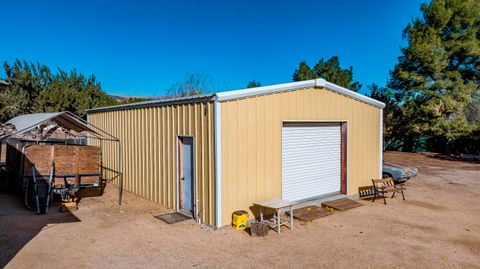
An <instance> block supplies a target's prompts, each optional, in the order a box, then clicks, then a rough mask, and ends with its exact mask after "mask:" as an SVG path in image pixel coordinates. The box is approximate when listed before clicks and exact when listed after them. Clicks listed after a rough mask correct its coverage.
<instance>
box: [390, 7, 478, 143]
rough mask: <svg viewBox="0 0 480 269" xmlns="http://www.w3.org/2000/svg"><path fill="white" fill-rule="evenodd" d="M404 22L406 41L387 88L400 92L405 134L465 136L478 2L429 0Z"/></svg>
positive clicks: (474, 76) (472, 125) (469, 127)
mask: <svg viewBox="0 0 480 269" xmlns="http://www.w3.org/2000/svg"><path fill="white" fill-rule="evenodd" d="M421 11H422V17H421V18H416V19H414V20H413V21H412V22H411V23H409V24H408V25H407V27H406V28H405V30H404V32H403V37H404V39H406V41H407V42H408V45H407V46H406V47H404V48H402V56H401V57H399V62H398V64H397V65H396V66H395V68H394V69H393V70H392V71H391V79H390V81H389V87H391V88H393V89H394V90H396V91H398V92H399V93H401V95H402V100H401V103H402V110H403V116H404V117H405V122H406V124H407V126H405V127H406V128H405V130H406V132H407V133H405V135H407V136H418V135H427V136H440V137H444V138H446V139H455V138H459V137H463V136H468V135H469V134H471V133H472V132H473V131H474V130H475V129H476V128H478V122H477V123H476V122H472V121H471V120H469V118H468V117H467V113H466V112H467V110H468V108H469V107H471V104H473V103H475V102H477V101H476V100H478V98H479V94H480V88H479V83H480V1H478V0H433V1H432V2H431V3H430V4H428V5H427V4H423V5H422V6H421Z"/></svg>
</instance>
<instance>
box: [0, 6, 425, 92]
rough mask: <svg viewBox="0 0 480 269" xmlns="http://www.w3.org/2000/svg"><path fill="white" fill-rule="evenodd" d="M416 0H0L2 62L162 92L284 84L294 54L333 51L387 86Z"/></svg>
mask: <svg viewBox="0 0 480 269" xmlns="http://www.w3.org/2000/svg"><path fill="white" fill-rule="evenodd" d="M422 2H425V1H417V0H405V1H393V0H392V1H390V0H387V1H385V0H376V1H367V0H366V1H344V0H337V1H326V0H325V1H281V0H277V1H53V0H52V1H1V0H0V6H1V7H2V8H1V10H2V12H1V20H2V28H1V35H0V60H1V61H2V62H3V61H5V60H6V61H9V62H12V61H13V60H15V58H19V59H25V60H28V61H39V62H41V63H44V64H46V65H48V66H50V67H53V68H55V67H59V68H62V69H64V70H69V69H72V68H76V69H77V71H79V72H81V73H84V74H92V73H93V74H95V75H96V76H97V79H98V80H99V81H100V82H101V83H102V87H103V89H104V90H106V91H107V92H108V93H116V94H124V95H162V94H165V91H166V90H167V89H168V88H169V87H170V85H172V84H173V83H176V82H178V81H180V80H181V79H182V78H183V77H184V76H185V74H186V73H189V72H199V73H205V74H208V75H209V76H211V77H212V79H213V81H214V82H215V85H216V89H215V90H217V91H219V90H234V89H239V88H244V87H245V86H246V84H247V83H248V81H249V80H251V79H256V80H257V81H260V82H261V83H262V84H263V85H269V84H276V83H283V82H289V81H291V79H292V73H293V71H294V70H295V68H296V67H297V66H298V63H299V62H300V61H303V60H305V61H307V62H308V63H309V64H310V65H311V66H313V65H314V64H315V63H316V62H317V61H318V59H320V58H322V57H324V58H329V57H331V56H333V55H338V56H339V57H340V62H341V64H342V66H344V67H347V66H350V65H351V66H353V69H354V78H355V79H356V80H358V81H360V82H361V83H362V84H364V85H368V84H371V83H373V82H375V83H377V84H380V85H383V84H385V82H386V80H387V78H388V72H389V70H390V69H392V68H393V66H394V65H395V63H396V61H397V57H398V56H399V55H400V46H402V45H403V44H404V42H403V41H402V38H401V36H402V30H403V28H404V27H405V26H406V24H407V23H408V22H410V21H411V19H412V18H414V17H417V16H419V15H420V11H419V9H420V4H421V3H422ZM0 77H4V73H3V70H2V72H1V73H0ZM364 88H365V87H364Z"/></svg>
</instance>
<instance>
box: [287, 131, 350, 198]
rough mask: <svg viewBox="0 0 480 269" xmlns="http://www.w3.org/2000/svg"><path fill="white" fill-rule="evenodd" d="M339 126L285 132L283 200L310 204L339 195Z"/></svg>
mask: <svg viewBox="0 0 480 269" xmlns="http://www.w3.org/2000/svg"><path fill="white" fill-rule="evenodd" d="M340 183H341V130H340V125H334V126H332V125H320V124H319V125H303V124H290V125H284V126H283V128H282V199H285V200H291V201H301V200H308V199H312V198H316V197H322V196H327V195H329V194H335V193H339V192H340Z"/></svg>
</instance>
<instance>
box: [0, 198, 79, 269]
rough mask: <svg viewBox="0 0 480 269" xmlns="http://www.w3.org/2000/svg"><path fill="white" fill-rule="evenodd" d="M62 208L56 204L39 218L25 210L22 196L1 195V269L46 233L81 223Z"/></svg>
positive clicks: (31, 211)
mask: <svg viewBox="0 0 480 269" xmlns="http://www.w3.org/2000/svg"><path fill="white" fill-rule="evenodd" d="M59 208H60V202H59V201H56V200H54V201H53V203H52V205H51V206H50V207H49V212H48V214H44V215H37V214H35V212H34V211H33V210H28V209H27V208H26V207H25V204H24V201H23V199H21V198H20V197H19V196H17V195H14V194H11V193H7V194H6V193H0V268H3V267H5V266H6V265H7V264H8V263H9V262H10V261H11V260H12V259H13V258H14V257H15V255H16V254H17V253H18V252H19V251H20V250H21V249H22V248H23V247H24V246H25V245H26V244H27V243H28V242H30V240H32V239H33V238H34V237H35V236H36V235H37V234H38V233H40V232H41V231H42V230H46V229H49V228H50V227H52V226H54V225H56V224H60V223H71V222H79V221H80V219H78V218H77V217H76V216H75V215H73V214H72V213H70V212H68V211H67V212H63V213H61V212H60V211H59ZM54 241H55V240H54V239H53V238H52V242H54ZM46 247H48V246H46Z"/></svg>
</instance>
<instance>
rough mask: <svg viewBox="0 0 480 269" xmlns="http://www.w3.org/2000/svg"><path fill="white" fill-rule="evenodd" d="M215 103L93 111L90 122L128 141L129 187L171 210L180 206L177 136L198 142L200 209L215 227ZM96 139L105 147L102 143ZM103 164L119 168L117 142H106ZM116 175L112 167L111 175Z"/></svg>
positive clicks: (124, 153)
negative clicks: (187, 137)
mask: <svg viewBox="0 0 480 269" xmlns="http://www.w3.org/2000/svg"><path fill="white" fill-rule="evenodd" d="M213 112H214V111H213V102H204V103H187V104H178V105H168V106H160V107H148V108H132V109H127V110H118V111H108V112H98V113H96V112H91V113H89V115H88V120H89V122H91V123H92V124H94V125H95V126H97V127H99V128H101V129H103V130H105V131H106V132H108V133H110V134H112V135H114V136H116V137H117V138H118V139H119V140H120V141H121V143H122V147H123V148H122V156H123V173H124V180H123V186H124V190H127V191H130V192H132V193H135V194H137V195H139V196H141V197H144V198H146V199H149V200H152V201H155V202H157V203H160V204H162V205H165V206H167V207H169V208H172V209H176V207H177V205H176V203H177V193H176V183H177V181H176V180H177V170H176V165H177V162H176V160H177V156H176V154H177V153H176V143H177V140H176V138H177V135H190V136H193V137H194V143H195V180H196V195H197V196H196V198H197V203H196V206H197V213H200V216H201V220H202V221H203V222H205V223H207V224H211V225H215V184H214V156H213V154H214V134H213V115H214V114H213ZM91 143H94V144H97V145H99V142H98V141H94V140H91ZM102 146H103V166H105V167H107V168H109V169H112V170H117V169H118V163H117V156H118V149H117V145H116V143H115V142H108V141H104V142H103V145H102ZM115 175H116V174H115V173H114V172H112V171H106V172H105V175H104V176H105V177H106V178H107V179H109V178H110V179H111V178H115Z"/></svg>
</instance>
